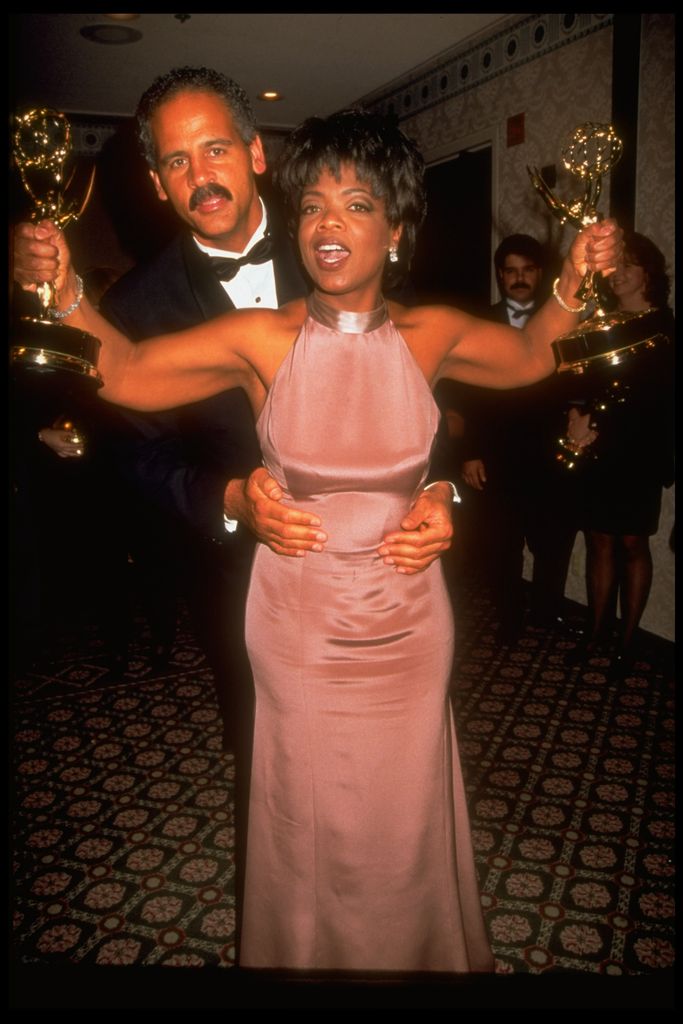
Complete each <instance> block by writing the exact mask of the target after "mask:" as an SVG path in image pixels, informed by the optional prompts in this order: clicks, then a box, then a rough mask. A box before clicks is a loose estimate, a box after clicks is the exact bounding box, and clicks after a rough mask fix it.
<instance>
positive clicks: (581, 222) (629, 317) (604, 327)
mask: <svg viewBox="0 0 683 1024" xmlns="http://www.w3.org/2000/svg"><path fill="white" fill-rule="evenodd" d="M622 149H623V146H622V142H621V139H620V138H619V137H618V135H617V134H616V132H615V130H614V128H613V127H612V125H610V124H595V123H593V122H591V121H589V122H587V123H586V124H582V125H579V127H578V128H576V129H575V130H574V132H573V133H572V134H571V136H570V137H569V139H568V140H567V144H566V145H565V147H564V149H563V150H562V162H563V164H564V166H565V167H566V168H567V170H568V171H570V172H571V173H572V174H573V175H574V176H575V177H577V178H578V179H579V181H580V182H581V183H582V185H583V191H582V193H581V194H580V195H578V196H577V197H576V198H575V199H573V200H571V201H570V202H563V201H562V200H561V199H559V198H558V197H557V196H556V195H554V193H553V192H552V191H551V190H550V188H549V187H548V186H547V185H546V183H545V182H544V180H543V178H542V177H541V175H540V173H539V171H538V170H537V169H536V168H535V167H527V171H528V173H529V177H530V178H531V182H532V184H533V186H534V188H535V189H536V191H537V192H538V193H539V194H540V195H541V198H542V199H543V200H544V202H545V203H546V205H547V206H548V208H549V210H550V212H551V213H552V214H553V216H554V217H556V218H557V219H558V220H559V222H560V223H561V224H565V223H567V222H568V223H570V224H572V225H573V226H574V227H575V228H578V229H579V230H581V229H582V228H584V227H586V225H588V224H594V223H596V222H597V221H598V220H600V219H601V218H600V214H599V213H598V210H597V204H598V199H599V198H600V192H601V190H602V178H603V176H604V175H605V174H607V173H608V172H609V171H611V170H612V168H613V167H614V166H615V164H616V163H617V162H618V160H619V158H620V157H621V154H622ZM574 297H575V298H576V300H577V302H578V303H586V304H588V303H591V304H592V305H593V307H594V312H593V314H592V315H591V316H590V317H589V318H588V319H587V320H585V321H584V322H583V323H581V324H580V325H579V326H578V327H577V328H576V329H575V330H573V331H570V332H569V333H568V334H563V335H562V336H561V337H559V338H557V339H556V340H555V341H554V342H553V343H552V347H553V352H554V355H555V362H556V364H557V371H558V373H575V374H589V375H590V376H591V378H593V377H594V378H595V380H594V381H593V382H592V384H591V385H590V386H588V387H587V391H588V393H589V400H590V404H589V410H590V412H591V413H592V417H593V420H594V422H593V427H595V428H596V438H597V442H598V443H597V444H595V445H593V444H588V445H583V446H577V445H575V444H574V443H573V442H572V441H571V439H570V438H568V437H565V438H561V439H559V452H558V455H557V459H558V461H559V462H560V463H561V464H563V465H564V466H565V467H566V468H568V469H574V468H576V467H577V466H580V465H582V464H586V463H587V462H588V461H590V460H591V459H593V458H596V457H598V455H599V436H600V431H599V425H600V419H601V418H602V417H604V416H605V415H608V414H609V412H610V410H611V409H612V408H613V407H614V406H615V405H619V404H621V403H623V402H625V401H627V399H628V394H629V392H630V390H631V387H632V386H634V387H635V386H637V380H636V378H637V374H638V370H639V368H640V366H641V361H642V359H643V357H647V353H648V352H650V351H651V350H652V349H654V348H658V349H659V348H661V347H662V346H664V345H668V344H669V338H668V337H667V335H666V333H665V329H664V318H663V315H662V313H661V312H660V311H659V310H656V309H648V310H642V311H638V312H613V313H609V312H607V311H606V306H607V305H608V302H607V298H606V291H605V283H604V279H603V277H602V274H601V273H600V272H596V273H593V272H592V271H590V270H589V271H588V272H587V273H586V274H585V276H584V278H583V280H582V282H581V284H580V285H579V288H578V290H577V291H576V293H575V296H574Z"/></svg>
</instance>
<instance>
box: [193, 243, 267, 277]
mask: <svg viewBox="0 0 683 1024" xmlns="http://www.w3.org/2000/svg"><path fill="white" fill-rule="evenodd" d="M272 253H273V240H272V238H271V237H270V235H269V234H266V235H265V237H264V238H262V239H261V241H260V242H257V243H256V245H254V246H252V247H251V249H250V250H249V252H245V254H244V256H240V257H238V258H237V259H235V258H233V257H231V256H208V257H207V259H208V260H209V262H210V264H211V266H212V267H213V269H214V270H215V271H216V274H217V275H218V277H219V279H220V280H221V281H232V279H233V277H234V276H235V274H236V273H237V271H238V270H239V269H240V267H244V266H246V265H247V263H267V261H268V260H269V259H270V258H271V256H272Z"/></svg>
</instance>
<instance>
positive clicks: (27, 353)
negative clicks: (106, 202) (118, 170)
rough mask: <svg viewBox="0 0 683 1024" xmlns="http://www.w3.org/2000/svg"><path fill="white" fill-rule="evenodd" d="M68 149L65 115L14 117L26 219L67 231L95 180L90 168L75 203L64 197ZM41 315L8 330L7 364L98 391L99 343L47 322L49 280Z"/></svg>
mask: <svg viewBox="0 0 683 1024" xmlns="http://www.w3.org/2000/svg"><path fill="white" fill-rule="evenodd" d="M70 151H71V127H70V125H69V122H68V121H67V119H66V117H65V116H64V114H62V113H60V112H59V111H56V110H48V109H40V110H29V111H28V112H27V113H25V114H23V115H22V116H21V117H18V118H17V119H16V127H15V132H14V159H15V161H16V164H17V167H18V169H19V174H20V176H21V182H22V185H23V187H24V189H25V190H26V192H27V194H28V196H29V197H30V199H31V202H32V204H33V209H32V212H31V220H32V221H33V222H34V223H35V222H37V221H40V220H45V219H50V220H52V221H54V222H55V224H57V226H58V227H59V228H64V227H66V225H67V224H69V223H70V222H71V221H75V220H77V219H78V217H80V216H81V214H82V213H83V211H84V209H85V207H86V205H87V203H88V200H89V199H90V193H91V192H92V186H93V181H94V177H95V168H94V166H93V168H92V171H91V173H90V175H89V178H88V181H87V184H86V186H85V188H84V190H83V195H82V197H81V198H80V200H77V199H75V198H67V191H68V189H69V187H70V186H71V185H72V182H73V177H74V172H73V171H72V172H71V174H70V175H69V176H68V177H66V171H65V168H66V163H67V158H68V157H69V154H70ZM38 298H39V299H40V304H41V312H40V314H39V315H38V316H35V317H31V316H22V317H20V318H19V319H18V322H17V323H16V325H15V326H14V329H13V334H14V337H13V340H12V344H11V347H10V360H11V364H12V367H13V368H14V369H15V370H21V371H22V372H23V371H30V372H31V373H40V374H49V375H53V376H55V375H56V376H59V375H62V373H63V372H65V373H66V377H65V378H64V379H65V380H68V381H69V382H70V383H75V381H76V379H80V380H81V382H82V384H84V385H86V386H88V387H95V388H97V387H100V386H101V384H102V378H101V377H100V374H99V372H98V370H97V357H98V354H99V349H100V342H99V340H98V339H97V338H96V337H95V336H94V335H93V334H88V333H87V331H81V330H78V328H76V327H68V326H67V325H66V324H61V323H58V322H57V321H56V320H54V319H51V318H50V312H49V311H50V310H51V309H53V308H54V307H55V306H56V294H55V289H54V287H53V285H52V284H51V283H49V282H45V283H44V284H42V285H40V286H39V287H38Z"/></svg>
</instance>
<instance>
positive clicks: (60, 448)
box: [38, 427, 83, 459]
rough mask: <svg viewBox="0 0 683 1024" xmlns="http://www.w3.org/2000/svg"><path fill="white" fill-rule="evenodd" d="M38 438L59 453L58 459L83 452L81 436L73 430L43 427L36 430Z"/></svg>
mask: <svg viewBox="0 0 683 1024" xmlns="http://www.w3.org/2000/svg"><path fill="white" fill-rule="evenodd" d="M38 439H39V440H40V441H42V442H43V444H46V445H47V446H48V448H51V449H52V451H53V452H55V454H56V455H59V457H60V459H73V458H78V457H79V456H80V455H82V454H83V438H82V437H81V436H80V434H77V433H76V431H75V430H61V429H59V428H56V427H43V429H42V430H40V431H39V432H38Z"/></svg>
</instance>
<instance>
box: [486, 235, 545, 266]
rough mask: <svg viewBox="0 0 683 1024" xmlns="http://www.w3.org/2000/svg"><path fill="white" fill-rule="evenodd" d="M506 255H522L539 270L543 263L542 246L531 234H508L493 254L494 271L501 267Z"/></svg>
mask: <svg viewBox="0 0 683 1024" xmlns="http://www.w3.org/2000/svg"><path fill="white" fill-rule="evenodd" d="M508 256H523V257H524V259H525V260H529V262H530V263H533V264H534V265H535V266H537V267H540V268H541V270H542V269H543V266H544V264H545V254H544V252H543V246H542V245H541V243H540V242H537V241H536V239H535V238H532V237H531V235H508V237H507V238H504V239H503V241H502V242H501V243H500V245H499V246H498V248H497V249H496V251H495V253H494V256H493V263H494V266H495V268H496V271H501V270H502V269H503V264H504V263H505V260H506V259H507V257H508Z"/></svg>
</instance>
